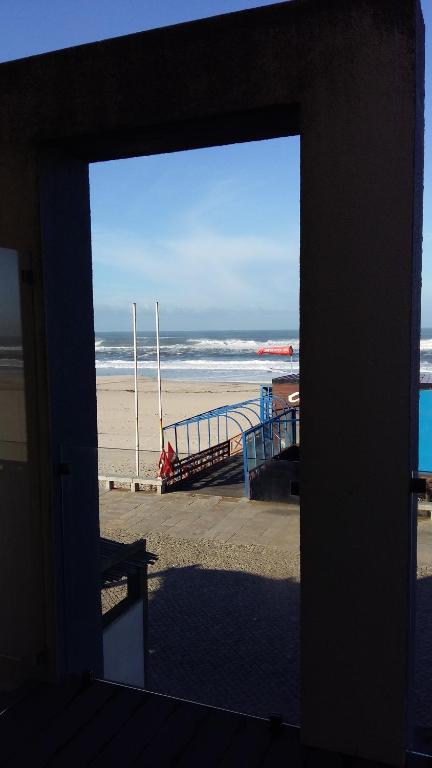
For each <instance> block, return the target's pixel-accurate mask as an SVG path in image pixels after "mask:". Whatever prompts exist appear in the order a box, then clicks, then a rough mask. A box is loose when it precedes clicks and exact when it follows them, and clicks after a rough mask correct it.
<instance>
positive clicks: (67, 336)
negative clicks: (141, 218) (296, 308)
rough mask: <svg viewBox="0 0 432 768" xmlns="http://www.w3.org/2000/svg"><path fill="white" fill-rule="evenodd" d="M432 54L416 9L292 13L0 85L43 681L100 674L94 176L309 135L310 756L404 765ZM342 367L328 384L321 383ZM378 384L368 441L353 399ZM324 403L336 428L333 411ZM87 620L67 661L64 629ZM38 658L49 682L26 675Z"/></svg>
mask: <svg viewBox="0 0 432 768" xmlns="http://www.w3.org/2000/svg"><path fill="white" fill-rule="evenodd" d="M422 51H423V29H422V22H421V18H420V10H419V5H418V3H417V2H415V0H379V2H377V1H376V0H295V1H294V2H292V3H286V4H279V5H276V6H273V7H272V6H270V7H267V8H263V9H257V10H254V11H247V12H244V13H240V14H234V15H228V16H225V17H219V18H215V19H210V20H205V21H203V22H197V23H194V24H187V25H180V26H179V27H174V28H169V29H162V30H155V31H151V32H146V33H143V34H138V35H133V36H130V37H127V38H119V39H116V40H112V41H106V42H103V43H97V44H94V45H90V46H84V47H80V48H77V49H73V50H69V51H61V52H58V53H55V54H48V55H46V56H40V57H35V58H32V59H27V60H23V61H18V62H12V63H9V64H3V65H1V66H0V195H1V201H2V205H1V207H0V246H4V247H10V248H18V249H20V250H21V252H22V258H23V259H24V260H27V261H28V262H30V263H31V264H32V268H33V272H34V286H33V288H32V290H31V292H30V293H29V294H28V295H27V299H26V309H25V317H26V318H27V319H26V322H25V335H26V339H27V342H26V343H27V349H28V350H30V351H31V356H32V359H33V362H32V370H33V372H34V377H33V378H32V384H31V386H29V387H28V393H27V394H28V418H29V446H30V447H29V455H30V463H29V471H30V476H31V478H32V480H31V488H32V492H31V493H30V494H29V497H28V501H27V503H26V505H24V506H25V510H24V511H23V513H22V517H21V518H20V525H23V526H24V527H25V526H26V525H27V524H28V525H27V527H25V530H24V532H23V531H22V530H20V529H19V527H18V521H17V520H15V518H14V516H13V510H14V503H12V501H10V502H9V500H8V499H7V498H4V497H3V498H2V499H1V503H2V514H3V515H4V520H5V521H6V520H7V521H8V523H9V534H10V537H9V540H8V545H7V548H6V547H5V545H4V544H1V545H0V546H1V547H2V549H1V556H2V558H3V557H5V562H6V561H7V562H8V563H13V562H14V561H15V560H17V559H18V558H19V556H20V544H21V540H22V536H24V539H25V540H26V542H27V543H28V551H29V552H31V557H29V563H28V565H26V566H25V571H24V572H25V578H23V580H22V599H23V600H24V603H25V604H26V605H27V606H28V608H29V612H28V615H29V616H33V617H34V616H35V614H36V611H35V610H30V608H31V607H32V606H31V605H30V604H31V602H32V601H34V605H37V606H38V608H39V609H40V612H41V613H42V615H43V617H44V618H43V622H42V624H41V622H40V621H38V622H37V621H36V619H35V618H34V619H32V621H33V623H31V626H30V627H29V630H28V637H29V641H28V646H29V647H30V648H31V649H32V651H34V657H33V658H34V659H35V661H34V663H33V662H31V664H33V667H34V668H35V669H39V673H40V674H48V672H47V670H49V669H51V670H52V671H54V672H57V673H61V672H62V671H65V670H68V669H74V670H76V669H79V668H81V669H85V668H88V667H89V666H95V667H96V668H97V666H98V663H99V661H100V632H99V629H98V626H97V621H92V620H91V613H92V610H93V608H94V606H95V604H96V602H97V599H96V593H97V581H96V576H97V574H96V571H95V564H94V563H95V561H94V557H95V553H96V550H97V521H96V514H97V506H96V495H95V487H94V482H93V481H94V479H95V478H94V473H95V463H94V460H90V461H89V463H88V468H89V474H88V476H87V477H86V476H85V462H80V459H79V456H78V454H79V448H80V446H84V447H91V444H92V441H94V440H95V414H96V399H95V392H94V378H93V377H94V371H93V363H94V360H93V352H92V351H91V349H90V346H91V344H92V334H93V325H92V311H91V272H90V268H91V265H90V246H89V210H88V189H87V175H86V174H87V170H86V167H85V162H86V161H88V160H96V159H104V158H105V159H110V158H115V157H121V156H128V155H134V154H147V153H151V152H162V151H163V152H168V151H173V150H175V149H179V148H188V147H198V146H203V145H206V144H222V143H227V142H235V141H244V140H248V139H251V138H264V137H271V136H277V135H289V134H290V133H294V132H300V133H301V136H302V141H301V349H302V372H301V392H302V478H301V490H302V508H301V512H302V525H301V537H302V538H301V557H302V564H301V570H302V622H301V659H302V738H303V739H304V741H305V742H306V743H308V744H311V745H318V746H321V747H328V748H329V749H333V750H335V751H342V752H348V753H351V754H356V755H364V756H366V757H373V758H379V759H381V760H383V761H386V762H388V763H390V764H394V765H402V763H403V761H404V746H405V744H406V738H407V737H406V732H405V724H406V720H407V680H408V681H409V672H410V662H409V659H410V648H409V644H408V641H407V638H408V631H407V628H408V626H409V624H410V620H411V616H412V596H413V595H412V578H413V576H414V575H415V569H414V565H415V563H414V558H413V556H414V551H415V542H414V539H415V530H414V517H413V515H412V502H411V497H410V494H409V478H410V471H411V470H412V469H414V468H415V466H416V465H415V461H416V452H417V425H416V423H415V415H416V407H417V383H418V382H417V376H418V373H417V370H418V368H417V364H418V338H419V291H420V235H421V193H422V110H423V95H422V93H423V92H422V82H423V81H422V78H423V69H422V67H423V63H422ZM83 161H84V163H83ZM74 302H76V304H75V303H74ZM71 320H73V322H74V323H76V324H77V325H76V327H75V328H74V333H75V334H76V333H78V334H79V335H80V336H81V338H82V340H83V344H82V347H81V346H80V351H79V355H78V357H77V360H76V365H75V371H74V374H75V377H76V378H77V381H78V382H79V389H80V391H79V395H78V397H75V393H74V392H72V391H71V389H70V385H69V383H68V371H69V370H70V369H69V368H68V363H67V362H65V360H62V358H61V353H60V350H59V340H60V338H62V340H66V341H67V342H69V343H72V337H73V334H72V331H71V326H70V323H71ZM317 329H319V330H318V331H317ZM341 349H344V350H348V351H346V352H345V356H344V357H343V358H342V357H341V354H340V350H341ZM383 350H385V357H384V354H383ZM392 350H393V352H392ZM33 353H34V354H33ZM392 361H394V362H392ZM396 361H397V371H396V370H395V367H394V366H396ZM62 365H65V366H66V367H65V369H64V370H63V371H62V370H61V369H62ZM329 368H330V369H331V371H332V378H331V379H329V381H328V382H323V381H322V379H321V378H320V377H319V376H318V377H317V372H319V371H320V370H323V369H324V370H328V369H329ZM389 378H390V379H391V380H393V381H394V382H395V386H393V387H392V388H391V389H390V390H389V388H388V387H387V386H386V381H388V380H389ZM371 380H373V381H374V382H375V400H374V403H373V404H371V409H370V422H367V423H365V422H364V420H360V419H359V418H358V402H359V401H360V402H363V401H364V398H365V391H366V388H367V387H368V382H370V381H371ZM330 387H331V392H330ZM330 397H331V399H332V400H333V401H334V400H336V401H337V402H338V404H339V406H338V407H339V418H338V420H337V421H336V420H335V419H334V418H333V416H332V415H331V414H327V413H325V412H323V411H322V409H321V403H322V402H323V400H324V401H326V400H330ZM83 409H84V410H83ZM83 414H84V415H83ZM395 414H397V415H398V418H395ZM371 425H372V426H371ZM63 443H70V445H69V448H70V449H71V453H70V455H71V456H73V457H75V458H71V463H72V464H74V463H75V465H76V471H77V478H78V479H80V478H82V479H83V485H82V489H83V490H82V495H81V501H82V504H81V506H80V505H79V504H77V503H76V502H74V503H73V504H72V507H71V508H70V510H69V511H67V513H66V520H64V519H63V517H62V516H63V514H64V510H65V505H64V504H62V501H61V493H60V488H59V478H58V459H59V451H60V452H61V445H62V444H63ZM86 443H89V444H90V445H87V446H86ZM329 443H330V444H331V445H332V451H331V452H329V451H328V445H329ZM389 445H390V446H391V451H389V450H388V446H389ZM72 449H73V450H72ZM335 455H336V456H337V461H338V465H337V473H336V469H335V459H334V457H335ZM72 471H73V470H72ZM73 477H74V475H73V474H72V475H71V476H70V478H69V480H70V482H71V483H73ZM360 477H361V483H360V481H359V478H360ZM0 490H1V489H0ZM69 491H70V496H69V498H73V494H74V493H75V491H74V487H71V486H69ZM389 494H390V495H389ZM76 498H77V497H76ZM318 498H319V499H322V498H325V499H326V502H325V506H324V507H323V506H318V505H317V499H318ZM72 509H74V510H75V514H76V520H75V521H72V517H71V514H72V512H71V510H72ZM87 520H89V521H90V523H89V525H87V522H86V521H87ZM64 524H65V527H64V528H63V534H61V531H62V527H63V525H64ZM74 526H75V527H74ZM33 534H34V535H33ZM6 549H7V551H6ZM4 550H5V551H4ZM77 553H78V554H77ZM74 556H75V557H79V558H80V567H81V570H82V574H83V575H82V577H81V576H79V575H78V576H77V575H76V574H74V573H73V568H72V563H73V558H74ZM5 573H6V571H5V570H2V571H1V574H2V576H3V578H5ZM86 577H87V582H86ZM30 582H32V583H30ZM81 605H82V606H84V608H83V611H82V612H81V609H80V606H81ZM60 606H61V609H62V611H63V616H60V613H59V608H60ZM33 607H34V606H33ZM20 610H21V609H20ZM8 611H9V612H8V614H7V615H8V619H9V624H8V640H9V641H10V644H12V645H13V644H14V643H16V645H17V646H18V645H19V633H20V631H21V623H20V619H19V616H18V612H17V611H15V610H14V607H13V605H11V604H10V603H9V604H8ZM21 613H22V612H21ZM24 613H25V612H24ZM77 622H78V623H79V622H81V623H82V628H81V629H79V628H78V627H76V629H75V632H76V633H77V634H76V640H77V644H76V649H75V650H73V651H72V650H71V647H70V638H68V637H66V632H67V628H68V627H69V628H70V627H73V626H74V623H77ZM41 644H42V646H43V647H42V651H43V653H42V654H40V653H37V649H39V648H40V645H41ZM68 644H69V648H68ZM98 649H99V650H98ZM0 651H1V648H0ZM43 654H45V656H46V658H47V659H48V661H47V663H46V666H45V667H44V666H43V665H40V662H38V661H36V659H40V658H41V655H42V656H43ZM30 656H31V654H30ZM38 664H39V666H38Z"/></svg>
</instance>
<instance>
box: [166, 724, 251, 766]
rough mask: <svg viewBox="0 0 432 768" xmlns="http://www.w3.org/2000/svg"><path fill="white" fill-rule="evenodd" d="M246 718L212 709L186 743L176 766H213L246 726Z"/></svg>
mask: <svg viewBox="0 0 432 768" xmlns="http://www.w3.org/2000/svg"><path fill="white" fill-rule="evenodd" d="M246 722H247V719H246V718H245V717H242V716H238V715H234V714H232V713H231V712H221V711H218V710H212V711H210V713H209V717H208V719H207V720H206V721H205V723H204V724H203V725H202V727H201V728H200V729H199V730H198V733H197V734H196V736H195V738H194V739H193V740H192V741H191V742H190V743H189V744H188V746H187V748H186V750H185V751H184V752H183V754H182V756H181V758H180V760H179V762H178V763H176V768H202V766H203V765H204V764H205V768H215V767H216V766H218V765H219V764H220V761H221V759H222V758H223V755H224V753H225V752H226V751H227V750H228V748H229V747H230V746H231V744H232V742H233V741H234V740H235V739H236V738H237V737H238V736H239V734H240V732H241V731H242V729H243V728H245V726H246Z"/></svg>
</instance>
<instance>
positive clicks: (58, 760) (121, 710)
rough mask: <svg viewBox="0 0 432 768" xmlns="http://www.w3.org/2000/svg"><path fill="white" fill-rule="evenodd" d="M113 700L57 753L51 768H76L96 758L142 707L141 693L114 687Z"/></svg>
mask: <svg viewBox="0 0 432 768" xmlns="http://www.w3.org/2000/svg"><path fill="white" fill-rule="evenodd" d="M112 688H113V691H114V696H113V697H112V698H111V699H110V700H109V701H108V702H107V703H106V704H105V706H104V707H103V708H102V709H100V710H99V712H98V713H97V714H96V715H95V717H93V718H92V719H91V720H90V721H88V722H87V723H86V724H85V725H84V726H83V728H81V730H80V731H79V732H78V733H77V734H76V735H75V736H74V738H73V739H72V740H71V741H69V742H67V743H65V744H64V745H62V746H61V747H60V749H59V750H57V752H56V754H55V756H54V758H53V760H52V762H50V766H52V768H69V766H70V768H77V766H81V765H86V764H87V763H88V762H89V761H90V760H92V759H94V758H96V757H97V755H98V754H99V752H100V751H101V750H102V749H103V748H104V746H105V745H106V744H107V743H108V742H109V741H111V739H112V738H113V737H114V736H115V735H116V734H117V733H118V732H119V731H120V730H121V729H122V728H123V726H124V725H125V723H127V721H128V720H129V719H130V718H131V717H132V715H133V714H135V712H137V710H138V709H139V707H141V706H142V705H143V694H142V692H140V691H135V690H131V689H129V688H122V687H120V686H112Z"/></svg>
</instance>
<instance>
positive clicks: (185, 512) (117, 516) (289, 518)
mask: <svg viewBox="0 0 432 768" xmlns="http://www.w3.org/2000/svg"><path fill="white" fill-rule="evenodd" d="M298 513H299V507H298V506H297V505H288V504H280V503H278V502H275V503H274V504H271V503H269V502H268V501H264V502H261V501H249V500H248V499H246V498H245V497H242V498H239V499H238V498H231V497H225V496H208V495H205V494H197V493H193V492H185V491H177V492H173V493H170V494H166V495H164V496H159V495H157V494H148V493H146V494H143V495H142V497H141V498H139V497H138V498H137V494H135V493H128V492H126V491H119V490H113V491H105V492H102V493H101V494H100V517H101V522H102V523H103V524H104V525H108V526H109V527H110V528H124V529H129V528H131V527H135V526H137V527H139V526H141V529H142V530H145V533H146V535H148V534H149V533H158V532H161V533H168V532H169V534H170V535H171V536H178V537H180V538H200V539H202V538H208V539H210V540H212V539H215V540H219V541H222V542H229V541H231V540H232V541H233V542H234V541H236V542H237V543H242V544H257V545H260V544H268V543H271V544H273V545H274V546H277V547H280V548H281V549H294V550H295V551H296V550H297V549H298V541H299V515H298Z"/></svg>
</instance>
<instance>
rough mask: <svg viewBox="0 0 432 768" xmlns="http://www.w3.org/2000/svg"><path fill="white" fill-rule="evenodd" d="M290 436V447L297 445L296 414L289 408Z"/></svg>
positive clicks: (293, 409)
mask: <svg viewBox="0 0 432 768" xmlns="http://www.w3.org/2000/svg"><path fill="white" fill-rule="evenodd" d="M291 435H292V445H296V443H297V414H296V409H295V408H291Z"/></svg>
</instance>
